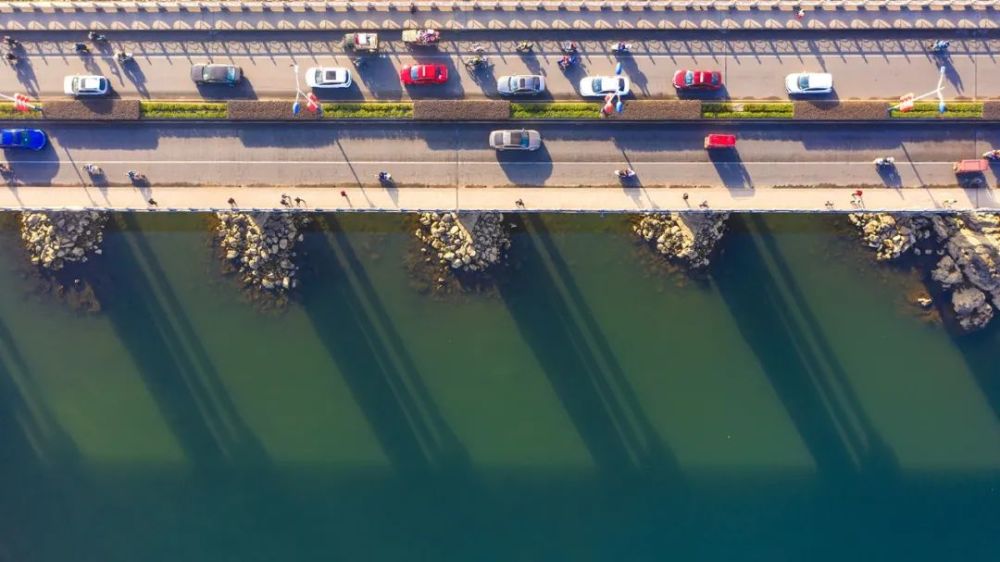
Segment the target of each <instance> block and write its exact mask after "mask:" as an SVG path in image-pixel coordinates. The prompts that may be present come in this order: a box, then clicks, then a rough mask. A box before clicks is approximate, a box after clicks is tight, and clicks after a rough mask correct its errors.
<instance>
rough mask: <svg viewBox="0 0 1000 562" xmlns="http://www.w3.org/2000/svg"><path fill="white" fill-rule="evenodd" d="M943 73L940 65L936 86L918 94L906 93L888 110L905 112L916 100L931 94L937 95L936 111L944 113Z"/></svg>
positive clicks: (943, 68)
mask: <svg viewBox="0 0 1000 562" xmlns="http://www.w3.org/2000/svg"><path fill="white" fill-rule="evenodd" d="M944 73H945V67H944V66H942V67H941V70H940V72H939V73H938V83H937V88H934V89H933V90H931V91H929V92H927V93H926V94H920V95H919V96H914V95H913V94H906V95H905V96H903V97H901V98H899V103H897V104H896V105H894V106H892V107H890V108H889V111H892V110H899V111H902V112H904V113H905V112H907V111H910V110H911V109H913V104H914V102H916V101H917V100H922V99H924V98H929V97H931V96H937V99H938V112H940V113H944V112H945V109H947V107H946V106H945V102H944Z"/></svg>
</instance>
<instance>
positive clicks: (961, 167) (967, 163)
mask: <svg viewBox="0 0 1000 562" xmlns="http://www.w3.org/2000/svg"><path fill="white" fill-rule="evenodd" d="M989 167H990V163H989V162H988V161H987V160H986V159H984V158H976V159H974V160H959V161H958V162H955V163H954V164H952V165H951V169H952V170H954V171H955V173H956V174H981V173H983V172H985V171H986V170H988V169H989Z"/></svg>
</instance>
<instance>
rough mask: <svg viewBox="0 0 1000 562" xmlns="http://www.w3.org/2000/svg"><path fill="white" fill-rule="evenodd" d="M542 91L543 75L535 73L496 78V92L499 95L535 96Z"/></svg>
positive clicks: (543, 89) (543, 84)
mask: <svg viewBox="0 0 1000 562" xmlns="http://www.w3.org/2000/svg"><path fill="white" fill-rule="evenodd" d="M544 91H545V77H544V76H539V75H537V74H522V75H517V76H501V77H500V78H497V92H499V93H500V95H501V96H536V95H538V94H540V93H542V92H544Z"/></svg>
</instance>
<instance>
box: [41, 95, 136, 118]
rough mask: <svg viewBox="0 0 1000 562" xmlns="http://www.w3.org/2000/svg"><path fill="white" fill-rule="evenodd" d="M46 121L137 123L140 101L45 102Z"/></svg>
mask: <svg viewBox="0 0 1000 562" xmlns="http://www.w3.org/2000/svg"><path fill="white" fill-rule="evenodd" d="M44 115H45V118H46V119H60V120H68V121H137V120H138V119H139V116H140V110H139V100H109V99H99V100H73V101H49V102H45V111H44Z"/></svg>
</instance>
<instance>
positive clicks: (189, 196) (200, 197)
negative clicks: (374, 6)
mask: <svg viewBox="0 0 1000 562" xmlns="http://www.w3.org/2000/svg"><path fill="white" fill-rule="evenodd" d="M853 192H854V190H851V189H844V188H781V189H765V190H752V189H725V188H702V189H691V190H681V189H670V188H650V189H644V188H618V189H613V188H542V187H540V188H530V189H524V188H478V189H477V188H445V187H442V188H399V189H392V188H381V187H354V188H350V187H348V188H344V189H342V190H341V189H332V188H294V187H285V188H278V187H198V188H193V187H171V186H154V187H150V188H134V187H107V188H99V187H93V186H91V187H17V188H8V189H4V190H0V210H5V211H18V210H25V209H31V210H78V209H84V208H86V209H100V210H113V211H161V212H210V211H215V210H229V209H239V210H248V211H253V210H268V211H271V210H279V211H281V210H296V211H300V212H309V211H311V212H320V211H324V212H333V211H347V212H412V211H429V210H438V211H455V210H458V211H482V210H499V211H508V212H509V211H515V212H560V213H566V212H570V213H572V212H608V213H636V212H645V211H738V212H823V213H830V212H833V213H844V212H857V211H859V210H870V211H893V212H919V211H936V212H942V211H965V210H986V211H1000V201H997V199H996V196H995V195H994V192H993V190H989V189H958V188H935V189H920V188H907V189H890V188H877V189H866V190H863V192H862V196H861V198H860V201H857V202H855V198H854V197H853V195H852V194H853ZM342 193H343V194H346V196H345V195H342ZM685 193H687V194H688V199H687V200H685V199H684V194H685ZM285 194H287V195H288V196H289V197H291V198H293V199H294V198H301V199H303V200H304V202H303V203H301V204H299V205H296V206H293V207H286V206H283V205H281V203H280V200H281V196H282V195H285ZM229 198H233V199H235V201H236V205H235V206H231V205H230V204H229V203H228V200H229ZM149 199H153V200H154V201H155V204H150V203H149ZM519 200H520V201H521V202H522V203H523V206H520V205H519V204H518V201H519ZM703 203H707V206H702V204H703Z"/></svg>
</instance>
